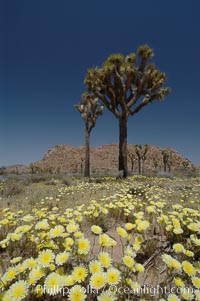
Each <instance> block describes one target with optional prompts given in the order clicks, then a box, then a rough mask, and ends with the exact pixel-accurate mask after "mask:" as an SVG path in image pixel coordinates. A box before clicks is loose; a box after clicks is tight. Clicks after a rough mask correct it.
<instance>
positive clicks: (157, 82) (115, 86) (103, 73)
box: [85, 45, 169, 177]
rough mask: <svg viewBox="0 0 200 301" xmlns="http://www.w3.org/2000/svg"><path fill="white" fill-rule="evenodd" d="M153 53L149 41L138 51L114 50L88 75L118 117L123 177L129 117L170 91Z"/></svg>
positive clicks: (93, 88)
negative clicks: (151, 62)
mask: <svg viewBox="0 0 200 301" xmlns="http://www.w3.org/2000/svg"><path fill="white" fill-rule="evenodd" d="M153 56H154V53H153V50H152V49H151V48H150V47H149V46H147V45H144V46H141V47H139V48H138V50H137V53H136V54H135V53H130V54H128V55H126V56H123V55H122V54H112V55H111V56H109V57H108V59H107V60H106V61H105V63H104V64H103V65H102V66H101V67H100V68H98V67H96V68H92V69H89V70H88V72H87V75H86V78H85V84H86V86H87V89H88V90H89V91H91V92H92V93H93V94H94V95H95V96H96V97H98V98H99V99H100V100H101V101H102V102H103V104H104V105H105V106H106V107H107V109H108V110H109V111H111V112H112V113H113V114H114V116H115V117H116V118H117V119H118V120H119V170H123V172H124V177H126V176H127V123H128V117H129V116H132V115H135V114H136V113H138V112H139V111H140V110H141V109H142V108H143V107H144V106H146V105H148V104H149V103H151V102H153V101H155V100H162V99H163V98H164V97H165V96H166V95H167V94H168V92H169V88H164V87H163V85H164V83H165V81H166V75H165V73H163V72H161V71H160V70H158V69H157V68H156V67H155V65H154V64H150V63H149V61H150V59H151V58H152V57H153Z"/></svg>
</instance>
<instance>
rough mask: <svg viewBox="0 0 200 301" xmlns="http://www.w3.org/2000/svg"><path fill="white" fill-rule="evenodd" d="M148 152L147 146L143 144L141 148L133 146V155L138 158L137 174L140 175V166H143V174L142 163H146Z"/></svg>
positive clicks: (137, 145)
mask: <svg viewBox="0 0 200 301" xmlns="http://www.w3.org/2000/svg"><path fill="white" fill-rule="evenodd" d="M148 150H149V145H148V144H145V145H144V146H143V147H142V145H140V144H136V146H135V153H136V155H137V158H138V173H139V174H141V171H142V168H141V167H142V165H143V172H144V162H145V161H146V158H147V152H148ZM142 163H143V164H142Z"/></svg>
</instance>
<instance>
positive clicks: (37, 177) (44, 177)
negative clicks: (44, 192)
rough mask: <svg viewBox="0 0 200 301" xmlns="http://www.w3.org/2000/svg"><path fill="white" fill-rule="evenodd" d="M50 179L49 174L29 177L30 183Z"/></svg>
mask: <svg viewBox="0 0 200 301" xmlns="http://www.w3.org/2000/svg"><path fill="white" fill-rule="evenodd" d="M47 180H49V175H42V174H41V175H39V174H38V175H32V176H31V177H30V178H29V182H30V183H40V182H45V181H47Z"/></svg>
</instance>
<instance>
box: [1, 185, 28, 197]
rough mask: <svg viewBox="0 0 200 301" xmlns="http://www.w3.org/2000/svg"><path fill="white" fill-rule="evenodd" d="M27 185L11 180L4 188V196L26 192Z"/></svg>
mask: <svg viewBox="0 0 200 301" xmlns="http://www.w3.org/2000/svg"><path fill="white" fill-rule="evenodd" d="M24 189H25V186H24V185H23V183H22V182H9V183H7V184H6V186H5V189H4V190H3V196H4V197H12V196H16V195H18V194H21V193H23V192H24Z"/></svg>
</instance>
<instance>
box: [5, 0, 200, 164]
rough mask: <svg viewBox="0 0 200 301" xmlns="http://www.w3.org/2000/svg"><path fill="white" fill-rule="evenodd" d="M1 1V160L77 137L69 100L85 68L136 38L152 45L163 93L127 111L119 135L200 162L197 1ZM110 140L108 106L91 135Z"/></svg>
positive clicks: (80, 139)
mask: <svg viewBox="0 0 200 301" xmlns="http://www.w3.org/2000/svg"><path fill="white" fill-rule="evenodd" d="M0 6H1V7H0V22H1V24H0V28H1V32H0V35H1V39H0V43H1V47H0V103H1V106H0V166H1V165H10V164H15V163H25V164H27V163H30V162H33V161H37V160H39V159H41V158H42V156H43V154H44V153H45V151H46V150H47V149H48V148H50V147H52V146H54V145H56V144H62V143H64V144H71V145H74V146H79V145H82V144H84V131H83V121H82V119H81V117H80V114H79V113H77V112H76V111H75V110H74V108H73V105H74V104H75V103H78V102H79V101H80V96H81V93H82V92H84V84H83V80H84V76H85V74H86V71H87V68H89V67H91V66H96V65H101V63H102V62H103V61H104V60H105V59H106V58H107V56H108V55H109V54H111V53H119V52H121V53H123V54H127V53H130V52H134V51H135V50H136V49H137V47H138V46H139V45H141V44H149V45H150V46H151V47H152V48H153V49H154V51H155V58H154V62H155V63H156V65H157V66H158V67H159V68H160V69H161V70H162V71H164V72H166V74H167V76H168V86H170V87H171V88H172V92H171V94H170V95H169V96H168V97H167V98H166V99H165V100H164V101H163V102H162V103H154V104H152V105H149V106H147V107H145V108H144V109H143V110H142V111H141V112H140V113H139V114H138V115H135V116H134V117H132V118H130V120H129V125H128V142H129V143H134V144H135V143H140V144H145V143H148V144H152V145H158V146H160V147H162V148H164V147H171V148H174V149H176V150H178V151H179V152H180V153H181V154H182V155H184V156H186V157H188V158H189V159H190V160H192V161H193V163H195V164H200V137H199V136H200V135H199V132H200V92H199V87H200V18H199V11H200V2H199V0H192V1H178V0H168V1H160V0H159V1H157V0H152V1H150V0H143V1H135V0H120V1H119V0H101V1H97V0H85V1H82V0H79V1H77V0H73V1H72V0H71V1H70V0H69V1H68V0H57V1H56V0H42V1H41V0H34V1H33V0H29V1H27V0H18V1H16V0H4V1H1V4H0ZM2 29H3V30H2ZM114 142H118V122H117V119H115V118H114V117H113V116H112V114H111V113H109V112H107V113H105V115H104V116H103V117H101V118H100V119H99V120H98V121H97V125H96V127H95V129H94V130H93V131H92V136H91V144H92V145H93V146H98V145H102V144H108V143H114Z"/></svg>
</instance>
